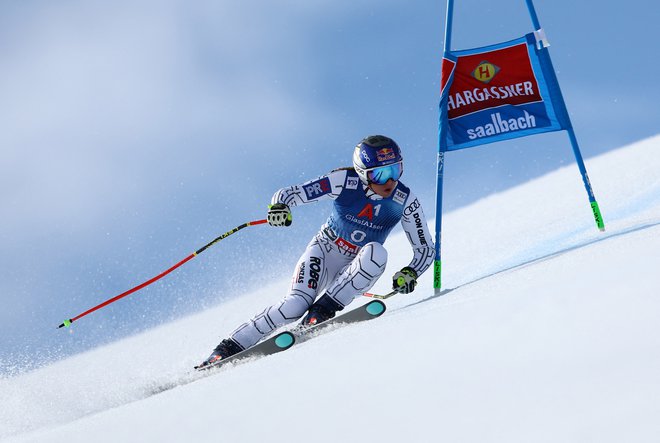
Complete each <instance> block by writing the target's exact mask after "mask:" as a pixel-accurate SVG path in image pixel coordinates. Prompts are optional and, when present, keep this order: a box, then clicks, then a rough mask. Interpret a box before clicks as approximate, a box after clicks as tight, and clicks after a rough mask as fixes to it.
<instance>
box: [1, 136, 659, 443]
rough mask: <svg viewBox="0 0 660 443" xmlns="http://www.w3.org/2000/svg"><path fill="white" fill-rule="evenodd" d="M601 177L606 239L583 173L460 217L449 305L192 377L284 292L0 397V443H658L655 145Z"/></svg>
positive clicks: (412, 301) (449, 264)
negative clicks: (231, 336) (218, 348)
mask: <svg viewBox="0 0 660 443" xmlns="http://www.w3.org/2000/svg"><path fill="white" fill-rule="evenodd" d="M458 155H460V154H458ZM448 160H449V161H448V164H447V173H448V174H450V173H451V157H450V158H449V159H448ZM587 167H588V170H589V173H590V178H591V181H592V184H593V186H594V189H595V192H596V196H597V198H598V201H599V203H600V206H601V209H602V211H603V215H604V218H605V223H606V228H607V230H606V232H599V231H598V230H597V229H596V227H595V224H594V222H593V218H592V215H591V211H590V208H589V205H588V201H587V198H586V194H585V192H584V188H583V186H582V182H581V179H580V175H579V173H578V170H577V167H576V166H575V165H570V166H567V167H565V168H563V169H561V170H558V171H555V172H553V173H551V174H548V175H546V176H544V177H541V178H539V179H537V180H534V181H532V182H529V183H527V184H525V185H523V186H520V187H517V188H515V189H511V190H509V191H507V192H503V193H501V194H498V195H494V196H491V197H488V198H487V199H484V200H482V201H479V202H477V203H475V204H474V205H472V206H469V207H466V208H463V209H460V210H457V211H455V212H452V213H450V214H447V215H446V217H445V219H444V225H443V228H444V229H443V234H444V240H443V253H444V255H443V258H444V261H443V262H444V287H445V292H444V295H442V296H439V297H436V296H434V295H433V290H432V288H431V276H430V272H428V273H427V274H425V275H424V276H423V278H422V281H421V284H420V286H419V288H418V289H417V290H416V291H415V292H414V293H413V294H410V295H399V296H396V297H395V298H393V299H391V300H390V301H388V302H387V305H388V311H387V312H386V313H385V315H384V316H383V317H381V318H379V319H377V320H374V321H372V322H369V323H363V324H358V325H353V326H347V327H343V328H339V329H335V330H332V331H330V332H328V333H326V334H323V335H321V336H318V337H316V338H314V339H312V340H310V341H307V342H304V343H301V344H299V345H296V346H294V347H293V348H291V349H290V350H288V351H286V352H284V353H281V354H277V355H273V356H270V357H266V358H262V359H258V360H254V361H250V362H247V363H244V364H240V365H236V366H229V367H226V368H222V369H220V370H218V371H215V372H214V373H211V374H205V375H204V376H200V375H199V374H195V373H194V372H193V371H192V370H191V369H192V366H193V365H194V364H196V363H198V362H199V361H200V359H202V358H204V357H206V355H207V354H208V353H209V351H210V350H211V349H212V348H213V347H214V346H215V345H216V344H217V342H218V341H219V339H220V338H222V337H224V336H226V335H227V334H228V333H229V332H230V331H231V330H232V329H233V328H234V327H235V326H236V325H238V324H239V323H240V322H242V321H244V320H245V319H246V318H248V317H249V316H251V315H252V314H254V313H256V312H257V311H259V310H260V309H261V308H263V307H264V306H265V305H268V304H270V303H271V302H273V301H274V300H276V299H278V298H279V297H281V296H282V294H283V293H284V292H285V290H286V288H287V284H288V276H287V277H286V278H285V277H283V278H282V280H281V281H278V282H275V283H273V284H272V285H271V286H269V287H264V288H263V289H262V290H260V291H257V292H255V293H251V294H247V295H245V296H243V297H239V298H238V299H236V300H233V301H231V302H228V303H225V304H223V305H221V306H218V307H217V308H215V309H210V310H208V311H206V312H204V313H201V314H198V315H195V316H191V317H189V318H185V319H182V320H180V321H177V322H174V323H171V324H167V325H164V326H161V327H159V328H157V329H153V330H150V331H148V332H146V333H143V334H141V335H138V336H133V337H131V338H129V339H126V340H123V341H120V342H116V343H114V344H111V345H108V346H105V347H102V348H98V349H95V350H94V351H91V352H88V353H85V354H81V355H77V356H75V357H73V358H69V359H67V360H64V361H60V362H58V363H55V364H52V365H50V366H47V367H43V368H41V369H38V370H35V371H33V372H30V373H25V374H21V375H17V376H14V377H11V378H6V379H3V380H0V397H1V398H2V403H1V406H0V407H1V408H2V411H1V413H0V437H1V438H3V439H6V440H7V441H12V442H13V441H17V442H42V441H51V442H52V441H68V442H90V441H95V442H115V441H140V442H152V441H153V442H165V441H167V442H183V441H202V440H204V441H227V442H229V441H245V442H251V441H254V442H260V441H269V442H286V441H297V440H301V439H303V440H306V441H314V442H330V441H333V442H334V441H346V442H358V441H359V442H365V441H381V442H399V441H411V442H438V441H443V442H507V443H511V442H526V443H527V442H553V443H556V442H564V443H565V442H580V443H583V442H599V443H602V442H623V441H626V442H637V443H639V442H657V441H658V438H660V437H658V436H660V420H658V417H660V376H659V374H660V321H658V319H659V318H660V272H658V270H659V269H660V266H659V265H658V255H659V253H658V251H660V137H654V138H651V139H648V140H644V141H642V142H639V143H636V144H634V145H631V146H628V147H624V148H622V149H619V150H617V151H613V152H610V153H607V154H605V155H602V156H600V157H597V158H593V159H590V160H589V161H588V162H587ZM427 206H429V205H428V203H427ZM291 229H292V231H291V235H296V234H295V227H292V228H291ZM386 246H387V248H388V249H389V251H390V263H389V265H388V267H389V269H388V272H387V274H388V275H389V274H390V273H392V272H394V271H395V270H396V269H398V268H400V267H401V266H403V265H405V264H406V263H407V261H408V260H409V257H410V253H409V250H408V245H407V241H406V239H405V238H404V237H403V236H402V235H397V236H394V237H393V238H391V239H390V240H389V241H388V243H387V244H386ZM292 268H293V263H292ZM388 280H389V279H388V278H383V280H382V281H381V282H379V283H378V284H377V286H376V287H375V288H374V289H375V291H376V292H385V291H387V290H388V289H389V288H388ZM362 302H364V301H363V300H359V301H357V302H356V303H362ZM60 332H62V331H60Z"/></svg>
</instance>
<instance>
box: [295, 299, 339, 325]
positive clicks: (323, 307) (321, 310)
mask: <svg viewBox="0 0 660 443" xmlns="http://www.w3.org/2000/svg"><path fill="white" fill-rule="evenodd" d="M342 309H344V307H343V306H342V305H340V304H339V303H337V302H336V301H335V300H334V299H332V298H330V297H329V296H328V295H327V294H325V295H323V296H321V298H319V299H318V300H316V302H314V304H313V305H312V306H311V307H310V308H309V311H307V315H306V316H305V318H304V319H303V321H302V325H303V326H305V327H308V326H314V325H317V324H319V323H323V322H324V321H326V320H330V319H331V318H333V317H334V316H335V314H336V312H337V311H341V310H342Z"/></svg>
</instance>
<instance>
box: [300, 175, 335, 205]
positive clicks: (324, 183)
mask: <svg viewBox="0 0 660 443" xmlns="http://www.w3.org/2000/svg"><path fill="white" fill-rule="evenodd" d="M303 189H304V190H305V194H307V199H308V200H312V199H314V198H318V197H321V196H322V195H325V194H328V193H329V192H330V179H329V178H328V177H323V178H322V179H320V180H316V181H313V182H310V183H309V184H307V185H305V186H303Z"/></svg>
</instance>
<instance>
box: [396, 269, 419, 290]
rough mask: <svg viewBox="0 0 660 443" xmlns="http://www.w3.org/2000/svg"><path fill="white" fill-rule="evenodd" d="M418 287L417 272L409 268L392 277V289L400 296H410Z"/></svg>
mask: <svg viewBox="0 0 660 443" xmlns="http://www.w3.org/2000/svg"><path fill="white" fill-rule="evenodd" d="M415 285H417V272H415V270H414V269H413V268H411V267H409V266H406V267H405V268H403V269H401V270H400V271H399V272H397V273H396V274H394V276H393V277H392V289H394V290H395V291H397V292H399V293H400V294H410V293H411V292H412V291H414V290H415Z"/></svg>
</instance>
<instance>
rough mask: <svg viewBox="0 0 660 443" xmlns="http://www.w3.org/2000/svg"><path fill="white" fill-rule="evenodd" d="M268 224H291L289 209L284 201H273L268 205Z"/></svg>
mask: <svg viewBox="0 0 660 443" xmlns="http://www.w3.org/2000/svg"><path fill="white" fill-rule="evenodd" d="M266 218H267V219H268V224H269V225H271V226H291V222H292V221H293V217H292V216H291V209H289V207H288V206H287V205H285V204H284V203H275V204H273V205H270V206H268V216H267V217H266Z"/></svg>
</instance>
